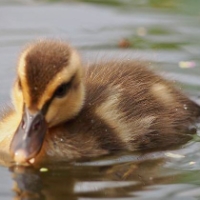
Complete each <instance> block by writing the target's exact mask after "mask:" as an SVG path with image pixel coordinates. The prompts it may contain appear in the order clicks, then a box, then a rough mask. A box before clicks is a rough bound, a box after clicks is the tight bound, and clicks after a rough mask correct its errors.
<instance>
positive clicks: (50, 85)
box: [10, 40, 84, 163]
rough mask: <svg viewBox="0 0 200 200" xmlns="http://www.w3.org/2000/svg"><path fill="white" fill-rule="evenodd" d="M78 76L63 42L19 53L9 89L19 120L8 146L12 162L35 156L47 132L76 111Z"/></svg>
mask: <svg viewBox="0 0 200 200" xmlns="http://www.w3.org/2000/svg"><path fill="white" fill-rule="evenodd" d="M82 76H83V72H82V66H81V62H80V58H79V56H78V54H77V52H76V51H75V50H73V49H72V48H71V47H69V46H68V45H67V44H65V43H63V42H60V41H47V40H45V41H39V42H36V43H34V44H32V45H30V46H28V47H27V48H26V49H25V50H24V51H23V52H22V54H21V56H20V59H19V63H18V68H17V80H16V82H15V84H14V88H13V103H14V106H15V109H16V112H17V113H18V114H19V115H20V117H21V122H20V124H19V126H18V128H17V130H16V132H15V134H14V137H13V140H12V142H11V146H10V151H11V154H12V155H13V156H14V160H15V161H16V162H20V163H21V162H25V161H28V160H29V159H31V158H33V157H34V156H36V155H37V154H38V152H39V151H40V149H41V147H42V144H43V140H44V136H45V134H46V132H47V131H48V128H49V127H53V126H56V125H58V124H60V123H62V122H64V121H67V120H69V119H71V118H73V117H74V116H75V115H76V114H77V113H78V112H79V111H80V109H81V108H82V105H83V102H84V86H83V83H82Z"/></svg>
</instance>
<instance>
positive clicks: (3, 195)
mask: <svg viewBox="0 0 200 200" xmlns="http://www.w3.org/2000/svg"><path fill="white" fill-rule="evenodd" d="M40 38H58V39H63V40H66V41H69V42H70V43H71V44H72V45H73V46H75V47H76V48H78V49H79V51H80V53H81V55H82V57H83V60H84V62H86V63H87V62H92V61H96V60H101V59H105V58H106V59H110V58H112V59H115V58H119V57H122V58H125V59H132V58H134V59H135V58H136V59H143V60H148V61H149V62H150V63H152V66H153V67H154V68H155V69H156V70H160V71H163V72H164V75H166V76H168V77H170V78H172V79H175V80H178V81H179V82H181V83H182V88H183V89H184V91H185V92H186V93H187V94H188V95H189V96H190V97H191V98H193V99H195V100H196V101H197V102H200V101H199V98H198V96H199V95H200V1H198V0H190V1H188V0H140V1H138V0H124V1H123V0H107V1H106V0H104V1H103V0H98V1H95V0H88V1H37V0H35V1H34V0H23V1H22V0H21V1H20V0H18V1H14V0H13V1H11V0H10V1H9V0H0V102H1V104H2V105H3V103H5V102H7V101H8V99H9V94H10V88H11V86H12V82H13V80H14V77H15V70H16V68H15V66H16V62H17V58H18V55H19V52H20V50H21V49H22V47H23V46H24V45H25V44H26V43H29V42H30V41H32V40H35V39H40ZM124 39H125V41H126V42H125V43H127V45H128V48H122V46H123V45H124V44H123V43H124V42H123V41H124ZM199 134H200V131H199ZM199 141H200V140H199V136H196V137H194V139H193V140H192V141H191V142H189V143H188V144H186V145H184V146H181V147H179V148H178V149H177V150H173V151H172V150H168V151H164V152H154V153H149V154H145V155H141V154H140V155H136V154H133V153H121V154H120V155H115V156H107V157H105V158H100V159H96V160H91V161H88V162H84V163H59V164H58V163H57V164H55V165H51V166H44V167H45V168H43V169H33V168H22V167H15V168H10V169H8V168H5V167H0V200H7V199H29V200H30V199H31V200H32V199H54V200H55V199H59V200H60V199H81V200H83V199H84V200H85V199H116V198H117V199H120V200H121V199H154V200H155V199H162V200H164V199H176V200H179V199H181V200H184V199H185V200H193V199H200V188H199V185H200V171H199V170H200V144H199Z"/></svg>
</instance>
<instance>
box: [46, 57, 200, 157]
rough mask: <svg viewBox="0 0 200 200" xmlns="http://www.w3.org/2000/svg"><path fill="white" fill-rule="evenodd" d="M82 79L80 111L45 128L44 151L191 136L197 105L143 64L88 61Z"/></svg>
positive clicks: (143, 144) (75, 153)
mask: <svg viewBox="0 0 200 200" xmlns="http://www.w3.org/2000/svg"><path fill="white" fill-rule="evenodd" d="M84 81H85V87H86V88H85V89H86V91H85V93H86V97H85V103H84V106H83V108H82V110H81V111H80V113H79V114H78V115H77V116H76V117H75V118H74V119H72V120H70V121H67V122H66V123H63V124H62V125H59V126H57V127H54V128H51V129H50V130H49V135H48V139H46V142H45V143H46V144H45V145H44V148H43V150H44V151H45V152H46V153H47V154H49V155H51V156H50V157H52V156H53V158H55V157H59V158H64V159H65V160H66V159H80V158H81V159H83V158H85V157H87V158H88V157H94V156H99V155H103V154H107V153H110V152H116V151H118V150H131V151H137V150H142V151H145V150H152V149H154V150H157V149H158V150H159V149H166V148H171V147H175V146H177V145H180V144H183V143H185V142H186V141H188V140H189V139H191V133H194V128H193V127H194V126H192V125H193V124H194V123H195V121H196V120H197V118H198V117H199V115H200V107H199V106H198V105H197V104H196V103H194V102H192V101H191V100H189V99H188V98H187V97H186V96H184V95H183V94H182V93H181V92H179V91H178V90H177V89H176V88H175V87H174V86H173V84H172V83H170V82H168V81H167V80H164V79H163V78H162V77H161V76H159V75H157V74H155V73H154V72H152V71H151V70H149V69H147V68H146V67H145V66H144V65H143V64H141V63H138V62H133V61H132V62H107V63H100V64H94V65H92V66H89V67H88V68H86V73H85V80H84ZM50 147H51V148H50ZM46 153H45V154H46Z"/></svg>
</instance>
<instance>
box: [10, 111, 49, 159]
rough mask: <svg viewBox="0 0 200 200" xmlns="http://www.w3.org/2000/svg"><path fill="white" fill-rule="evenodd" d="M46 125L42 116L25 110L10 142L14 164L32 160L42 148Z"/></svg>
mask: <svg viewBox="0 0 200 200" xmlns="http://www.w3.org/2000/svg"><path fill="white" fill-rule="evenodd" d="M46 131H47V124H46V121H45V118H44V116H43V114H42V113H41V112H40V111H38V112H36V113H34V114H31V113H30V111H29V110H28V109H27V108H25V109H24V113H23V116H22V120H21V122H20V124H19V126H18V128H17V130H16V132H15V134H14V137H13V139H12V141H11V145H10V152H11V155H12V156H13V158H14V161H15V162H16V163H26V162H28V161H29V160H30V159H32V158H34V157H35V156H36V155H37V154H38V153H39V152H40V149H41V147H42V144H43V141H44V136H45V133H46Z"/></svg>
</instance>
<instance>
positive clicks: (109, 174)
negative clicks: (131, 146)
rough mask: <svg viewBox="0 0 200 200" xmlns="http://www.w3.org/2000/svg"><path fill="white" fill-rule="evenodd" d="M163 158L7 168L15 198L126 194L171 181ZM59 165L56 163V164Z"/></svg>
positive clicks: (172, 180) (69, 197) (76, 197)
mask: <svg viewBox="0 0 200 200" xmlns="http://www.w3.org/2000/svg"><path fill="white" fill-rule="evenodd" d="M163 162H164V159H163V158H157V159H153V160H142V161H134V162H125V163H118V164H116V163H115V164H114V165H104V166H98V165H97V166H85V165H82V164H81V163H79V165H70V164H63V163H61V164H57V165H54V166H48V167H47V169H48V170H47V171H45V172H43V171H41V170H40V169H35V168H33V167H22V166H13V167H11V168H10V171H11V173H12V178H13V180H14V186H13V191H14V192H15V197H14V199H15V200H18V199H27V200H32V199H48V200H56V199H78V198H79V197H82V198H84V197H85V198H86V197H87V198H88V197H89V198H100V197H102V198H103V197H104V198H105V197H107V198H108V197H110V198H117V197H130V196H136V193H137V192H138V191H143V190H145V189H146V188H147V187H148V186H151V185H156V184H164V183H168V182H170V183H172V182H174V180H175V179H176V177H178V175H170V176H169V175H167V174H165V172H164V171H163V168H162V167H161V168H160V166H162V164H163ZM58 166H60V167H58Z"/></svg>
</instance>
